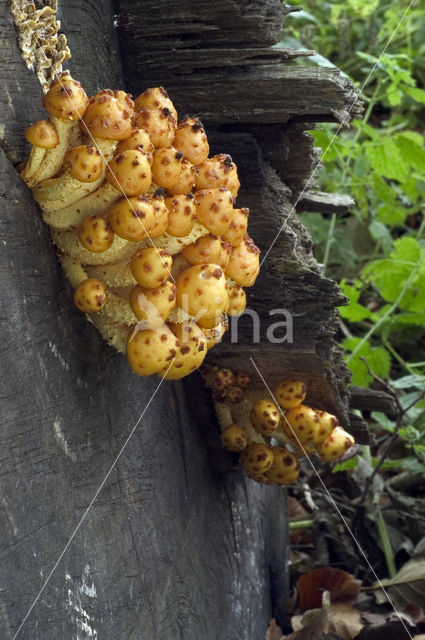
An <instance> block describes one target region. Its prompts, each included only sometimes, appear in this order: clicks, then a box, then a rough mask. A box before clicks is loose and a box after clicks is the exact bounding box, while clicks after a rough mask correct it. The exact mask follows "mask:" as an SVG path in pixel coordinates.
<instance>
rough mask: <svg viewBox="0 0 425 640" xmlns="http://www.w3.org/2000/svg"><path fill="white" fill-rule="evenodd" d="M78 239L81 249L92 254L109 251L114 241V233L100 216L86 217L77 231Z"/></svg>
mask: <svg viewBox="0 0 425 640" xmlns="http://www.w3.org/2000/svg"><path fill="white" fill-rule="evenodd" d="M78 237H79V239H80V242H81V244H82V245H83V247H85V248H86V249H88V250H89V251H92V252H93V253H102V252H103V251H106V250H107V249H109V247H110V246H111V245H112V243H113V241H114V233H113V231H112V229H111V226H110V224H109V222H108V221H107V220H106V219H105V218H103V217H102V216H96V215H94V216H87V218H84V220H83V221H82V223H81V224H80V227H79V229H78Z"/></svg>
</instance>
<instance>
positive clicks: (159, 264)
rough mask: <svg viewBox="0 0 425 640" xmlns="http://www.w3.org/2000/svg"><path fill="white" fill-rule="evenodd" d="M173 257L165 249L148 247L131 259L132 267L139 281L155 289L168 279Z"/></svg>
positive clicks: (144, 285) (137, 252) (140, 250)
mask: <svg viewBox="0 0 425 640" xmlns="http://www.w3.org/2000/svg"><path fill="white" fill-rule="evenodd" d="M172 264H173V259H172V257H171V254H170V253H169V252H168V251H166V250H165V249H161V248H157V247H147V248H146V249H139V250H138V251H136V253H135V254H134V255H133V256H132V258H131V260H130V269H131V272H132V274H133V276H134V277H135V278H136V280H137V282H138V283H139V284H141V285H142V286H143V287H146V288H148V289H155V288H156V287H158V286H159V285H160V284H162V283H163V282H165V281H166V280H168V278H169V276H170V273H171V267H172Z"/></svg>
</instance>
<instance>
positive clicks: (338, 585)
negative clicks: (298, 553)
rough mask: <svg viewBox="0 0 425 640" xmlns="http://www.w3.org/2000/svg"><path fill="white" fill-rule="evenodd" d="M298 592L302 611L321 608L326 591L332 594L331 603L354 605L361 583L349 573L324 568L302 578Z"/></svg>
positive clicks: (298, 585)
mask: <svg viewBox="0 0 425 640" xmlns="http://www.w3.org/2000/svg"><path fill="white" fill-rule="evenodd" d="M297 590H298V599H299V607H300V610H301V611H308V609H317V608H318V607H320V605H321V602H322V594H323V592H324V591H329V592H330V594H331V602H346V603H347V604H354V603H355V602H356V600H357V597H358V595H359V593H360V582H359V581H358V580H356V579H355V578H354V577H353V576H352V575H351V574H350V573H347V571H342V570H341V569H332V567H322V568H321V569H313V570H312V571H309V572H308V573H306V574H304V575H303V576H301V578H300V579H299V580H298V582H297Z"/></svg>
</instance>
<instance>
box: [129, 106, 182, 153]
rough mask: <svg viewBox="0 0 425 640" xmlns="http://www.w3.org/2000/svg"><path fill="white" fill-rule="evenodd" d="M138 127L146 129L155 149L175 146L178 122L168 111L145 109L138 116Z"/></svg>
mask: <svg viewBox="0 0 425 640" xmlns="http://www.w3.org/2000/svg"><path fill="white" fill-rule="evenodd" d="M136 126H138V127H139V128H140V129H146V131H147V132H148V134H149V138H150V140H151V142H152V144H153V145H154V146H155V148H158V147H166V146H168V145H170V144H173V138H174V132H175V130H176V121H175V119H174V118H173V116H172V114H171V112H170V111H169V110H168V109H146V107H143V109H141V110H140V112H139V113H138V114H137V118H136Z"/></svg>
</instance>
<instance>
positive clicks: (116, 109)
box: [82, 89, 134, 140]
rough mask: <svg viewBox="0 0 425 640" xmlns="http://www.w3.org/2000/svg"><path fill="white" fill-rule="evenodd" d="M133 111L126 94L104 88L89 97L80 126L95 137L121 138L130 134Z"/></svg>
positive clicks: (131, 103) (131, 102)
mask: <svg viewBox="0 0 425 640" xmlns="http://www.w3.org/2000/svg"><path fill="white" fill-rule="evenodd" d="M133 111H134V105H133V101H132V99H131V97H130V96H129V95H128V94H126V93H124V92H123V91H115V92H114V91H111V90H110V89H104V90H102V91H99V93H97V94H96V95H95V96H93V97H92V98H90V103H89V105H88V107H87V111H86V112H85V114H84V118H83V121H82V127H83V129H84V130H85V131H88V132H89V134H91V135H92V136H95V137H96V138H105V139H110V140H123V139H124V138H128V136H129V135H130V134H131V131H132V128H133V127H132V122H131V117H132V114H133Z"/></svg>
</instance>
